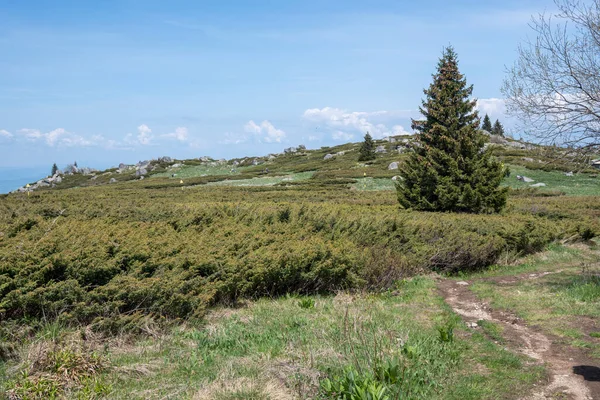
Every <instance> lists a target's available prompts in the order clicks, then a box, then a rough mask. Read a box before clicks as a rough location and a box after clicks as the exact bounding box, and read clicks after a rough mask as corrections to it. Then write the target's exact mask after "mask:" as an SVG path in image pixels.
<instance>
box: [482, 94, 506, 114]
mask: <svg viewBox="0 0 600 400" xmlns="http://www.w3.org/2000/svg"><path fill="white" fill-rule="evenodd" d="M476 108H477V110H478V111H479V114H480V115H481V114H483V115H485V114H488V115H490V116H494V117H495V118H499V117H502V116H504V114H505V112H506V103H505V100H504V99H497V98H493V97H492V98H490V99H478V100H477V106H476ZM483 115H481V116H483Z"/></svg>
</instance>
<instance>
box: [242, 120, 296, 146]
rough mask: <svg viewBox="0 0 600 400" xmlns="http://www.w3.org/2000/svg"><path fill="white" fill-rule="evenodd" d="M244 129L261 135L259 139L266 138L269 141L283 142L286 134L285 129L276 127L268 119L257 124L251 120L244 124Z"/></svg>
mask: <svg viewBox="0 0 600 400" xmlns="http://www.w3.org/2000/svg"><path fill="white" fill-rule="evenodd" d="M244 130H245V131H246V132H248V133H252V134H254V135H256V136H258V137H259V140H264V141H265V142H267V143H274V142H276V143H281V141H282V140H283V139H284V138H285V136H286V134H285V132H284V131H283V130H281V129H277V128H275V126H273V124H272V123H271V122H269V121H267V120H265V121H263V122H261V123H260V125H258V124H256V122H254V121H252V120H250V121H248V123H246V125H244Z"/></svg>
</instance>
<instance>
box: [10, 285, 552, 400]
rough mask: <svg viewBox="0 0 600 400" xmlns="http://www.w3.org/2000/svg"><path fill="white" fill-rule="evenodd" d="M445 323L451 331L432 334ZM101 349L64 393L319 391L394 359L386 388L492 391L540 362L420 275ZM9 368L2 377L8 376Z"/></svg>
mask: <svg viewBox="0 0 600 400" xmlns="http://www.w3.org/2000/svg"><path fill="white" fill-rule="evenodd" d="M306 299H310V300H311V301H309V300H306ZM299 302H301V303H304V302H306V303H309V302H310V303H311V304H312V306H311V307H303V306H299ZM449 324H451V325H449ZM447 326H453V327H454V328H453V331H454V335H453V339H452V340H445V341H444V340H440V332H441V331H444V329H447V328H444V329H441V330H440V328H441V327H442V328H443V327H447ZM49 330H52V329H49ZM67 332H68V330H67ZM88 340H89V339H88ZM102 357H103V358H104V359H106V360H107V363H108V365H109V366H110V367H109V368H107V369H104V370H101V371H98V372H97V373H95V374H94V375H93V382H94V385H93V387H92V388H90V385H81V386H80V387H79V389H73V390H72V391H70V392H68V393H69V395H70V396H73V397H76V396H78V395H80V394H81V393H82V392H83V391H84V390H87V391H89V390H96V391H97V392H98V391H99V392H101V394H100V395H96V397H95V398H102V397H107V398H111V399H160V398H164V397H168V396H171V397H172V396H175V397H177V398H182V399H261V400H262V399H265V400H266V399H293V398H298V399H303V398H308V397H313V398H321V397H319V396H323V395H324V394H325V393H324V392H323V389H322V387H321V385H322V383H323V382H324V380H325V379H330V380H334V381H335V379H336V377H339V376H341V375H343V374H345V371H348V370H349V369H352V370H353V371H355V373H356V374H357V376H358V377H366V376H371V375H372V374H373V370H374V369H376V368H377V366H378V365H389V364H390V363H392V365H397V366H398V371H402V374H403V375H402V376H403V379H402V380H401V381H397V382H395V383H390V382H388V383H385V384H382V385H383V386H384V387H385V388H386V390H387V391H388V393H390V394H394V396H396V394H397V396H398V397H394V398H399V399H497V398H514V396H515V393H524V392H527V390H528V388H529V387H531V385H532V383H533V382H535V381H537V380H539V379H540V378H542V377H543V374H544V372H543V369H542V368H541V367H539V366H533V365H531V364H530V363H528V362H527V360H526V359H525V358H524V357H521V356H517V355H514V354H512V353H509V352H507V351H506V350H504V349H503V348H502V347H501V346H498V345H496V344H494V343H493V342H492V341H491V340H490V339H488V338H487V337H486V335H483V334H480V333H477V332H473V331H470V330H467V329H466V328H465V327H464V326H463V325H462V323H461V322H460V319H459V318H458V317H457V316H456V315H454V314H452V313H451V312H450V311H449V309H448V307H447V306H445V304H444V303H443V301H442V299H441V298H440V297H439V296H438V295H437V294H436V292H435V283H434V281H433V280H432V279H431V278H427V277H419V278H414V279H409V280H404V281H402V282H400V283H399V284H398V285H397V287H396V289H395V290H394V291H389V292H386V293H382V294H379V295H373V294H358V293H356V294H351V293H339V294H338V295H336V296H316V297H302V298H298V297H295V296H287V297H283V298H279V299H262V300H258V301H253V302H246V303H245V304H243V305H240V306H239V307H237V308H217V309H214V310H213V311H211V313H210V314H209V315H208V316H207V318H206V320H205V323H204V325H202V326H194V325H189V324H183V325H179V326H177V327H174V328H172V329H171V330H168V331H167V332H166V333H163V334H161V335H160V336H158V337H154V338H151V339H141V340H138V341H135V342H120V343H118V342H112V343H111V344H110V345H107V346H106V347H105V348H104V350H103V353H102ZM1 366H2V364H0V367H1ZM9 367H10V368H11V369H12V368H14V365H12V364H11V365H10V366H9ZM17 370H18V368H17ZM16 376H18V373H15V372H12V373H11V374H10V375H9V381H8V382H6V381H4V383H0V385H4V387H5V388H6V387H10V385H12V384H13V383H14V382H15V379H19V378H17V377H16ZM1 387H2V386H0V388H1ZM94 388H95V389H94ZM315 396H316V397H315ZM90 398H91V397H90Z"/></svg>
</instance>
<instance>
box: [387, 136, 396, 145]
mask: <svg viewBox="0 0 600 400" xmlns="http://www.w3.org/2000/svg"><path fill="white" fill-rule="evenodd" d="M388 141H389V142H390V143H396V138H395V137H391V136H390V137H388Z"/></svg>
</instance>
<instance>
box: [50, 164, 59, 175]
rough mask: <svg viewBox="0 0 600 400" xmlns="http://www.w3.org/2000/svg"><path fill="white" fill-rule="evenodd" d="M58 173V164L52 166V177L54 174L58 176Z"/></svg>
mask: <svg viewBox="0 0 600 400" xmlns="http://www.w3.org/2000/svg"><path fill="white" fill-rule="evenodd" d="M56 171H58V166H57V165H56V163H54V164H52V173H51V174H50V176H54V174H56Z"/></svg>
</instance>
